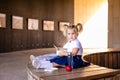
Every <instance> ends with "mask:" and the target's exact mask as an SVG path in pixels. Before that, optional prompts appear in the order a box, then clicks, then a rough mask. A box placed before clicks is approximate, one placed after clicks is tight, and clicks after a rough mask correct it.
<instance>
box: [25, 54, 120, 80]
mask: <svg viewBox="0 0 120 80" xmlns="http://www.w3.org/2000/svg"><path fill="white" fill-rule="evenodd" d="M86 56H87V57H86ZM89 56H90V55H89ZM89 56H88V55H85V59H87V60H92V59H90V58H92V57H89ZM27 73H28V80H120V70H119V69H110V68H107V67H101V66H98V65H95V64H91V65H90V66H87V67H83V68H78V69H73V70H72V71H71V72H67V71H66V70H65V68H59V69H58V70H56V71H53V72H45V71H43V69H35V68H33V67H32V65H31V63H29V64H28V66H27Z"/></svg>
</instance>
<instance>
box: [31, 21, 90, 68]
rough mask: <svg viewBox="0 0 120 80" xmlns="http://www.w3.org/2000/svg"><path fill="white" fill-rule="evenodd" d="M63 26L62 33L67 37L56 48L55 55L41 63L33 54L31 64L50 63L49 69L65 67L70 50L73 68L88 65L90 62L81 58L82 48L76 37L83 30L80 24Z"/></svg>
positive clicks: (40, 66)
mask: <svg viewBox="0 0 120 80" xmlns="http://www.w3.org/2000/svg"><path fill="white" fill-rule="evenodd" d="M65 27H66V28H65V30H64V32H63V35H64V36H65V37H66V38H67V40H68V41H67V43H66V44H65V45H64V47H63V48H56V49H57V56H55V57H54V58H51V59H49V60H46V63H42V62H41V61H40V60H37V59H36V58H35V57H34V56H31V57H32V58H31V59H32V65H33V66H34V67H35V68H46V66H45V65H46V64H48V65H51V68H50V69H52V70H54V69H56V68H54V67H65V66H67V65H68V52H70V53H71V54H72V56H73V65H72V66H73V68H80V67H83V66H87V65H90V63H87V62H84V61H83V60H82V52H83V48H82V45H81V43H80V41H79V40H78V39H77V37H78V34H79V33H80V32H82V30H83V28H82V25H81V24H80V23H78V24H77V25H65ZM33 57H34V59H33ZM38 64H39V65H38ZM36 65H37V67H36Z"/></svg>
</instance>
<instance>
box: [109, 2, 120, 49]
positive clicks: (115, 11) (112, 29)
mask: <svg viewBox="0 0 120 80" xmlns="http://www.w3.org/2000/svg"><path fill="white" fill-rule="evenodd" d="M108 3H109V4H108V7H109V8H108V9H109V10H108V47H109V48H119V47H120V0H108Z"/></svg>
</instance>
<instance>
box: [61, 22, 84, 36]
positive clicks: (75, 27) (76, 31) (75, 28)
mask: <svg viewBox="0 0 120 80" xmlns="http://www.w3.org/2000/svg"><path fill="white" fill-rule="evenodd" d="M64 26H65V27H64V28H65V29H64V31H63V35H64V36H65V37H66V36H67V30H68V29H73V30H74V31H75V33H77V35H78V34H79V33H80V32H82V31H83V26H82V24H81V23H78V24H77V25H64Z"/></svg>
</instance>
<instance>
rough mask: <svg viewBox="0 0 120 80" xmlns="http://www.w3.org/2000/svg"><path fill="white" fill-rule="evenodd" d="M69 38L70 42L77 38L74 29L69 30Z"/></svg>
mask: <svg viewBox="0 0 120 80" xmlns="http://www.w3.org/2000/svg"><path fill="white" fill-rule="evenodd" d="M67 38H68V41H72V40H74V39H76V38H77V33H75V31H74V30H73V29H68V30H67Z"/></svg>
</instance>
